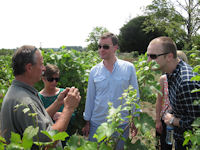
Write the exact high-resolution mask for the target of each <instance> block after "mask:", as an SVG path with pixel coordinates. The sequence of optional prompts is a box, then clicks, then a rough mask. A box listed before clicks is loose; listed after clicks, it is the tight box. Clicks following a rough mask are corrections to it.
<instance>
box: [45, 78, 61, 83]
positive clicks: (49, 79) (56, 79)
mask: <svg viewBox="0 0 200 150" xmlns="http://www.w3.org/2000/svg"><path fill="white" fill-rule="evenodd" d="M53 80H55V81H56V82H58V81H59V80H60V78H47V81H49V82H53Z"/></svg>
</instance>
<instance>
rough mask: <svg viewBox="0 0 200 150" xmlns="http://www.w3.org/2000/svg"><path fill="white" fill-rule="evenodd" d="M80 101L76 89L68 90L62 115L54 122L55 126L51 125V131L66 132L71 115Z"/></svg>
mask: <svg viewBox="0 0 200 150" xmlns="http://www.w3.org/2000/svg"><path fill="white" fill-rule="evenodd" d="M80 99H81V96H80V93H79V91H78V89H77V88H74V87H72V88H70V90H69V92H68V93H67V96H66V97H65V98H64V108H63V111H62V114H61V115H60V117H59V118H58V120H57V121H56V122H55V124H53V125H52V129H54V130H58V131H65V130H66V128H67V126H68V124H69V121H70V119H71V116H72V113H73V112H74V110H75V109H76V108H77V107H78V104H79V102H80Z"/></svg>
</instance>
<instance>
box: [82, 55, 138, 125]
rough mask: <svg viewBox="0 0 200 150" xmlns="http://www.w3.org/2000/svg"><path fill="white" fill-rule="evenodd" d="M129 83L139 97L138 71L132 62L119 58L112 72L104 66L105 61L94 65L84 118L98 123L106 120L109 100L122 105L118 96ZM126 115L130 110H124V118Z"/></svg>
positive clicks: (114, 104) (116, 104)
mask: <svg viewBox="0 0 200 150" xmlns="http://www.w3.org/2000/svg"><path fill="white" fill-rule="evenodd" d="M129 85H132V86H133V88H134V89H136V90H137V96H138V98H139V89H138V83H137V76H136V71H135V68H134V66H133V64H132V63H130V62H127V61H123V60H120V59H117V61H116V62H115V64H114V67H113V71H112V72H110V71H109V70H108V69H107V68H106V67H105V66H104V64H103V61H102V62H101V63H99V64H98V65H96V66H94V67H93V68H92V69H91V72H90V77H89V82H88V89H87V99H86V104H85V112H84V119H85V120H87V121H92V122H94V123H95V124H97V125H100V124H101V123H103V122H105V121H106V116H107V114H108V102H112V103H113V106H114V107H115V108H116V107H118V106H119V105H121V100H118V98H119V97H121V96H122V93H123V92H124V90H125V89H127V88H128V87H129ZM126 116H128V112H123V113H122V118H123V119H125V117H126Z"/></svg>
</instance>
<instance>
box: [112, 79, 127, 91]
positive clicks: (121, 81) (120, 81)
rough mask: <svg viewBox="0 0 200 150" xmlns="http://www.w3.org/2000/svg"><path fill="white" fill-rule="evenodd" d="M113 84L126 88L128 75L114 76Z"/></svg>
mask: <svg viewBox="0 0 200 150" xmlns="http://www.w3.org/2000/svg"><path fill="white" fill-rule="evenodd" d="M113 79H114V83H115V86H117V87H122V88H123V89H127V88H128V86H129V77H128V76H116V77H114V78H113Z"/></svg>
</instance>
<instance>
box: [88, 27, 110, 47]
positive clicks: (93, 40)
mask: <svg viewBox="0 0 200 150" xmlns="http://www.w3.org/2000/svg"><path fill="white" fill-rule="evenodd" d="M105 32H108V30H107V29H106V28H104V27H95V28H93V30H92V32H90V33H89V36H88V38H87V39H86V42H89V44H88V46H87V47H86V49H87V50H89V51H90V50H91V51H97V50H98V41H99V39H100V37H101V36H102V35H103V33H105Z"/></svg>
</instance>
